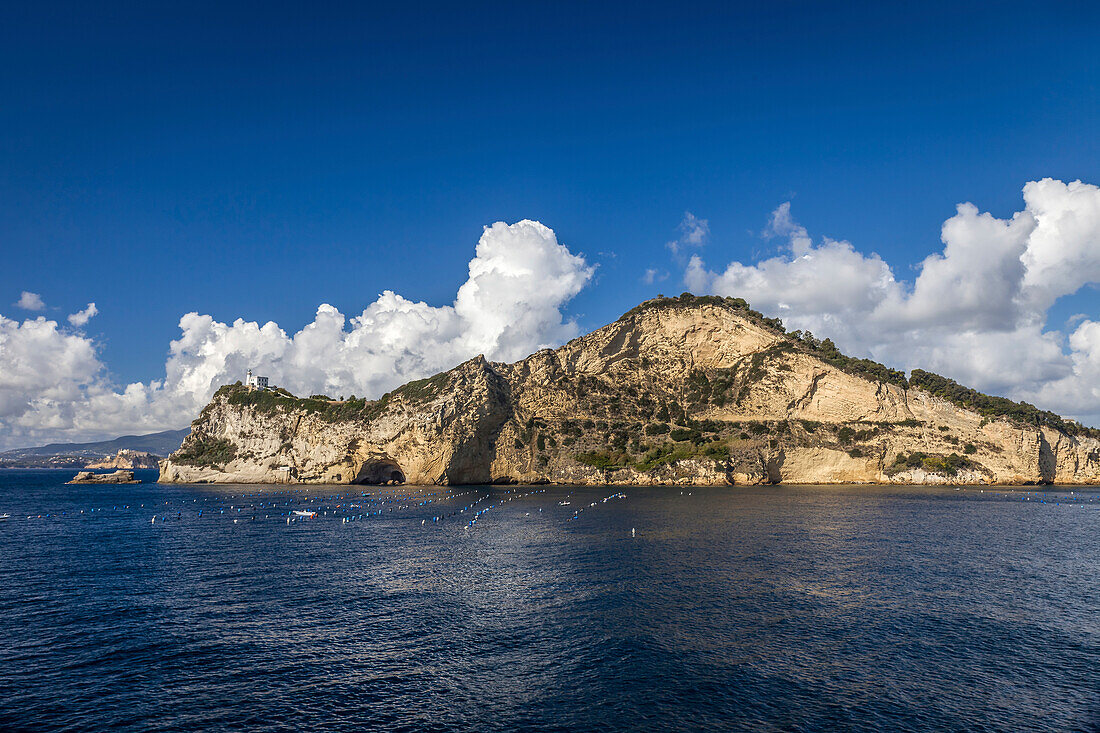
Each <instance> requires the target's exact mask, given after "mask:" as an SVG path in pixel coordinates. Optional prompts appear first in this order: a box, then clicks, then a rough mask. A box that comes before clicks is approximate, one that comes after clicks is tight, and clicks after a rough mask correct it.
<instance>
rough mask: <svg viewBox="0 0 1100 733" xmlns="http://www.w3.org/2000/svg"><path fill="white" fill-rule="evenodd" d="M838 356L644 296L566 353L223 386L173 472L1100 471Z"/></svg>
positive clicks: (632, 479)
mask: <svg viewBox="0 0 1100 733" xmlns="http://www.w3.org/2000/svg"><path fill="white" fill-rule="evenodd" d="M830 346H831V345H830ZM834 353H835V352H830V351H821V350H819V349H818V348H817V347H816V346H814V345H813V342H812V341H811V346H809V347H807V345H806V342H804V341H802V340H800V339H799V338H796V337H792V336H791V335H787V334H784V333H783V332H782V329H780V328H776V325H775V324H774V322H769V321H768V320H767V319H763V318H761V317H760V316H759V314H755V313H754V312H752V311H751V310H748V309H747V308H746V307H745V306H744V304H743V302H740V301H732V300H722V299H716V298H697V299H693V298H681V299H663V300H658V301H649V302H647V303H645V304H643V305H642V306H639V307H638V308H635V309H634V310H633V311H631V312H630V313H628V314H627V315H625V316H624V317H623V318H621V319H620V320H618V321H616V322H615V323H612V324H610V325H608V326H605V327H604V328H601V329H599V330H598V331H595V332H593V333H591V334H589V335H587V336H584V337H582V338H579V339H576V340H574V341H572V342H570V343H568V344H566V345H565V346H563V347H561V348H559V349H557V350H553V351H551V350H544V351H539V352H537V353H535V354H533V355H531V356H529V357H528V358H526V359H524V360H522V361H520V362H517V363H515V364H490V363H489V362H487V361H485V360H484V359H483V358H481V357H479V358H477V359H474V360H471V361H469V362H466V363H465V364H462V365H460V366H458V367H456V368H455V369H452V370H451V371H449V372H444V373H443V374H439V375H436V376H435V377H432V378H431V379H428V380H421V381H418V382H412V383H410V384H408V385H405V386H404V387H401V388H399V389H397V390H395V391H394V392H392V393H390V394H388V395H386V396H384V397H383V398H382V399H381V400H378V401H375V402H365V401H355V402H352V401H349V402H342V403H341V402H333V401H328V400H321V399H307V400H301V399H297V398H293V397H292V396H290V395H288V394H286V393H271V392H265V393H253V392H248V391H246V390H245V389H244V388H242V387H239V386H233V387H226V388H223V389H222V390H220V391H219V393H218V394H217V395H216V396H215V398H214V400H213V401H212V402H211V404H210V405H208V406H207V408H206V409H205V410H204V411H203V413H202V415H201V416H200V417H199V419H198V420H196V421H195V423H194V425H193V426H192V433H191V435H190V436H189V437H188V438H187V439H186V440H185V442H184V444H183V447H182V448H181V450H180V451H178V452H177V453H175V454H173V456H171V457H170V458H169V459H167V460H165V461H162V462H161V481H179V482H203V481H207V482H248V483H278V482H305V483H352V482H355V483H380V482H384V481H390V480H394V481H408V482H410V483H418V484H439V483H456V484H457V483H488V482H501V483H511V482H520V483H538V482H555V483H571V484H593V483H610V484H711V485H715V484H743V483H744V484H750V483H751V484H755V483H775V482H784V483H835V482H881V483H891V482H893V483H944V482H947V483H1050V482H1057V483H1091V482H1100V441H1098V440H1097V439H1096V438H1094V437H1086V436H1084V435H1081V434H1079V435H1070V434H1069V432H1067V431H1065V430H1062V429H1059V428H1057V427H1052V426H1050V425H1043V426H1039V425H1035V424H1032V425H1028V424H1024V423H1023V422H1020V421H1013V420H1010V419H1009V418H1008V417H1000V418H997V417H993V418H991V417H989V416H983V415H981V414H978V413H977V412H975V411H973V410H971V409H967V408H965V407H962V406H960V405H959V404H956V403H955V402H951V401H948V400H947V399H945V398H941V397H937V396H934V395H933V394H931V393H930V392H927V391H924V390H923V389H919V388H914V387H907V386H906V382H905V379H904V376H903V375H901V376H900V377H899V376H898V375H897V373H891V374H883V373H882V372H880V371H876V370H875V368H877V369H878V370H882V368H881V367H879V366H878V365H872V367H870V368H868V367H866V366H860V364H858V363H853V362H852V360H844V359H843V357H839V361H838V358H836V357H834V356H833V354H834ZM837 356H839V355H837ZM836 364H839V366H837V365H836ZM867 364H869V363H867ZM886 371H888V370H886ZM1058 424H1061V425H1063V426H1064V425H1065V423H1062V422H1061V421H1058Z"/></svg>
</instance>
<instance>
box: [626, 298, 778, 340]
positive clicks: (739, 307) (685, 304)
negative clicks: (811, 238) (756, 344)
mask: <svg viewBox="0 0 1100 733" xmlns="http://www.w3.org/2000/svg"><path fill="white" fill-rule="evenodd" d="M701 305H712V306H718V307H721V308H730V309H732V310H735V311H738V315H740V316H743V317H745V318H748V319H749V320H751V321H755V322H756V323H758V324H760V325H761V326H764V327H765V328H768V329H770V330H772V331H775V332H776V333H779V334H784V333H786V331H785V330H784V328H783V321H781V320H780V319H778V318H768V317H767V316H765V315H764V314H763V313H761V312H759V311H754V310H753V309H752V308H750V307H749V304H748V301H746V300H745V299H744V298H723V297H721V296H718V295H693V294H691V293H681V294H680V297H679V298H666V297H664V296H657V297H656V298H653V299H651V300H647V301H645V302H644V303H640V304H638V305H636V306H634V307H633V308H631V309H630V310H628V311H627V312H626V313H624V314H623V315H622V318H620V319H619V320H620V321H622V320H626V319H627V318H631V317H633V316H636V315H639V314H641V313H645V312H646V311H651V310H659V309H679V308H697V307H698V306H701Z"/></svg>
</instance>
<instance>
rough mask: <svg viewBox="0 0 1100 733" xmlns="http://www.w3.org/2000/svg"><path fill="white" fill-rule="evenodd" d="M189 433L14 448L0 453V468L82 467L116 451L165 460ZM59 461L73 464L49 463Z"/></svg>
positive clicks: (185, 431)
mask: <svg viewBox="0 0 1100 733" xmlns="http://www.w3.org/2000/svg"><path fill="white" fill-rule="evenodd" d="M190 432H191V429H190V428H184V429H183V430H165V431H163V432H160V433H150V434H148V435H123V436H122V437H119V438H114V439H113V440H101V441H99V442H96V443H51V444H49V445H42V446H38V447H36V448H17V449H15V450H10V451H6V452H4V453H0V466H7V467H16V466H17V465H22V466H30V465H35V466H50V465H59V464H60V465H64V466H67V465H68V463H73V464H74V465H75V464H76V463H80V465H83V464H84V461H82V460H81V461H78V460H76V459H84V458H103V457H105V456H111V457H114V456H116V455H117V454H118V452H119V451H120V450H132V451H142V452H145V453H152V454H153V455H157V456H167V455H169V454H171V453H174V452H175V451H177V450H179V447H180V445H181V444H182V443H183V439H184V438H186V437H187V434H188V433H190ZM62 458H64V459H69V458H72V459H74V460H72V461H66V460H61V461H59V460H50V459H62Z"/></svg>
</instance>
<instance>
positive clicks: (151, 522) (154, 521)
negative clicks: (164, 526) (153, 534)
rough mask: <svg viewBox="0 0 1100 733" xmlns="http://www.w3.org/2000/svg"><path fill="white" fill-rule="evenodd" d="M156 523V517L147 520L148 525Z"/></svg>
mask: <svg viewBox="0 0 1100 733" xmlns="http://www.w3.org/2000/svg"><path fill="white" fill-rule="evenodd" d="M156 523H157V518H156V517H153V518H152V519H150V520H149V524H156Z"/></svg>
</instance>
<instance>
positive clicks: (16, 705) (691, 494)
mask: <svg viewBox="0 0 1100 733" xmlns="http://www.w3.org/2000/svg"><path fill="white" fill-rule="evenodd" d="M72 473H73V472H72V471H48V470H40V471H17V470H6V471H2V472H0V514H9V515H10V516H9V517H8V518H7V519H4V520H0V563H2V568H3V573H2V583H0V729H2V730H4V731H21V730H27V731H53V730H60V731H223V730H225V731H228V730H249V731H297V730H310V731H633V730H640V731H701V730H715V731H829V730H842V731H1100V491H1098V490H1096V489H1088V488H1082V489H1072V490H1071V489H1068V488H1040V487H1020V488H1004V487H973V488H953V487H946V486H931V487H899V486H761V487H721V488H718V487H710V488H698V487H695V488H691V487H675V488H670V487H630V488H619V487H610V488H609V487H565V486H534V487H518V486H491V487H490V486H461V487H438V486H432V487H416V486H401V487H385V486H311V487H305V486H267V487H257V486H212V485H194V486H188V485H159V484H157V483H155V481H156V473H155V472H140V471H139V472H138V477H139V478H142V479H144V480H145V481H146V483H142V484H140V485H124V486H86V485H85V486H68V485H65V483H64V482H65V481H66V480H68V479H69V478H71V476H72ZM296 512H299V513H296Z"/></svg>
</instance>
